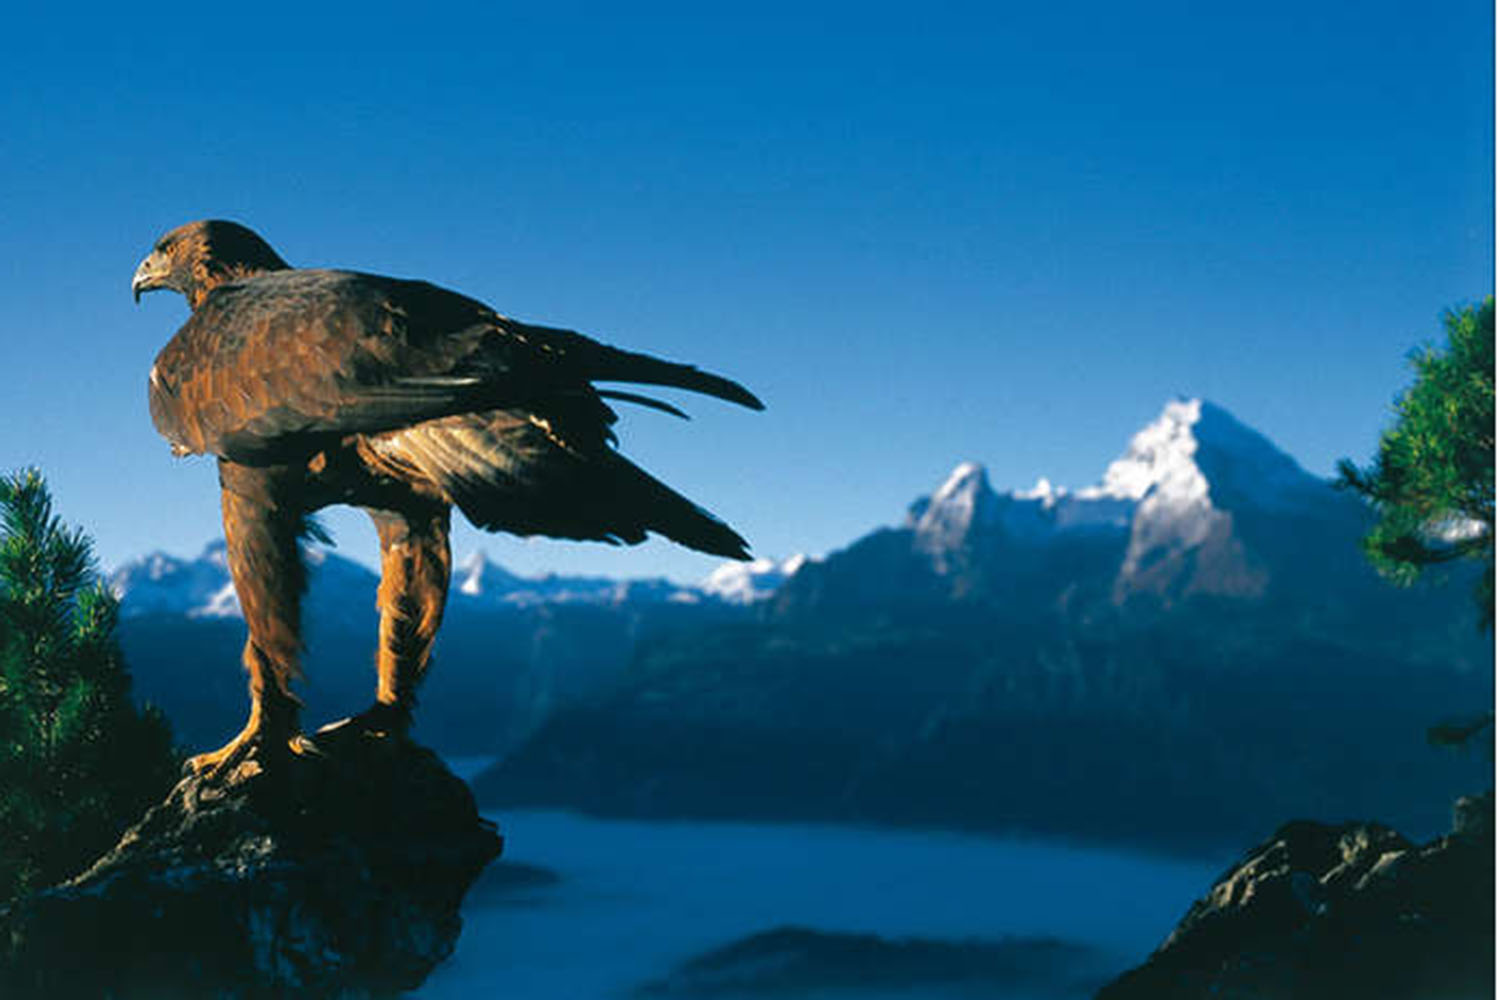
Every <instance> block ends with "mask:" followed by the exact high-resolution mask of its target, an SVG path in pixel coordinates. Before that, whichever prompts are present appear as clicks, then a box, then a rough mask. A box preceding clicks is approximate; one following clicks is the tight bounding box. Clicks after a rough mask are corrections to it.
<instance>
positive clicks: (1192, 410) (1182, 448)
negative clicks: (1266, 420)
mask: <svg viewBox="0 0 1500 1000" xmlns="http://www.w3.org/2000/svg"><path fill="white" fill-rule="evenodd" d="M1202 412H1203V402H1202V400H1198V399H1185V400H1176V401H1174V402H1171V403H1168V404H1167V406H1166V409H1164V410H1163V411H1162V414H1161V416H1160V417H1158V418H1156V419H1155V420H1154V421H1152V422H1151V423H1149V424H1147V425H1146V426H1145V427H1143V428H1142V429H1141V430H1139V431H1137V432H1136V434H1135V436H1134V437H1132V438H1131V439H1130V444H1129V445H1128V446H1127V447H1126V449H1125V454H1123V455H1121V456H1120V457H1119V458H1117V459H1115V460H1114V461H1113V462H1111V463H1110V464H1109V468H1107V469H1105V470H1104V481H1103V482H1102V483H1100V484H1099V485H1098V486H1093V487H1090V488H1088V489H1086V490H1083V491H1081V493H1080V496H1083V497H1085V498H1088V499H1092V498H1094V497H1101V496H1103V497H1115V498H1117V499H1121V500H1143V499H1145V497H1146V494H1147V493H1149V492H1151V491H1152V490H1153V489H1156V490H1158V491H1163V492H1168V493H1171V494H1173V495H1176V496H1179V497H1181V498H1183V499H1189V498H1193V497H1200V496H1206V495H1207V493H1208V482H1207V480H1205V479H1204V478H1203V474H1202V473H1201V472H1200V471H1199V469H1198V467H1197V464H1196V463H1195V462H1194V461H1193V456H1194V454H1195V453H1196V452H1197V451H1198V439H1197V437H1196V436H1194V434H1193V427H1194V425H1196V424H1197V423H1198V421H1199V419H1200V417H1201V416H1202Z"/></svg>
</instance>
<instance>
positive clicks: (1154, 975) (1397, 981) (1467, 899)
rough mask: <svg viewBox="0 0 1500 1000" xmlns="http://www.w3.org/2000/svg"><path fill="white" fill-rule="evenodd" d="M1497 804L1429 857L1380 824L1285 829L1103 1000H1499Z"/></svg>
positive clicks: (1473, 813) (1468, 813) (1459, 811)
mask: <svg viewBox="0 0 1500 1000" xmlns="http://www.w3.org/2000/svg"><path fill="white" fill-rule="evenodd" d="M1494 809H1495V804H1494V796H1493V794H1492V793H1491V794H1488V795H1485V796H1483V797H1479V798H1465V799H1460V800H1459V803H1458V805H1457V807H1455V810H1454V812H1455V816H1454V820H1455V822H1454V829H1453V832H1452V833H1450V834H1448V835H1447V836H1445V837H1441V838H1438V839H1437V840H1434V841H1432V842H1431V843H1428V844H1424V845H1421V846H1418V845H1415V844H1413V843H1412V842H1411V841H1409V840H1407V839H1406V838H1405V837H1403V836H1401V835H1400V834H1399V833H1396V832H1395V831H1394V830H1392V829H1390V828H1389V827H1385V826H1381V825H1380V824H1378V823H1348V824H1343V825H1341V826H1328V825H1324V824H1321V823H1307V822H1300V823H1288V824H1287V825H1285V826H1283V827H1282V828H1281V829H1280V830H1278V831H1277V832H1276V833H1275V835H1273V836H1272V837H1271V839H1270V840H1268V841H1267V842H1265V843H1264V844H1261V845H1260V846H1258V847H1255V848H1253V849H1252V850H1250V851H1249V852H1247V853H1246V855H1245V858H1244V860H1243V861H1241V862H1240V863H1239V864H1238V865H1236V866H1235V867H1233V868H1231V869H1230V870H1229V871H1228V872H1226V873H1225V874H1224V876H1223V877H1222V878H1220V879H1219V881H1218V882H1217V883H1215V885H1214V886H1213V888H1212V889H1210V890H1209V892H1208V894H1207V895H1205V896H1204V897H1203V898H1202V899H1200V900H1198V901H1197V902H1195V903H1194V904H1193V906H1192V908H1191V909H1190V910H1189V911H1188V914H1187V916H1185V917H1184V918H1183V919H1182V922H1181V923H1180V924H1179V925H1178V926H1177V929H1176V930H1175V931H1173V932H1172V934H1171V936H1170V937H1168V938H1167V940H1166V942H1165V943H1163V944H1162V946H1161V947H1160V948H1158V949H1157V950H1156V952H1155V953H1154V954H1153V955H1152V956H1151V957H1150V959H1149V960H1147V962H1146V963H1145V964H1144V965H1142V966H1140V967H1139V968H1136V969H1133V970H1131V971H1130V972H1127V973H1126V974H1125V975H1123V976H1121V977H1120V978H1119V979H1117V980H1115V981H1114V982H1113V983H1111V984H1109V985H1108V986H1106V987H1105V988H1104V989H1103V990H1102V991H1100V992H1099V994H1098V997H1097V1000H1198V998H1208V997H1213V998H1216V1000H1237V998H1245V1000H1249V998H1252V997H1253V998H1256V1000H1324V998H1328V997H1348V998H1371V1000H1374V998H1380V1000H1408V998H1409V1000H1418V998H1421V1000H1461V998H1462V1000H1469V998H1477V997H1492V996H1494V982H1495V979H1494V976H1495V826H1494Z"/></svg>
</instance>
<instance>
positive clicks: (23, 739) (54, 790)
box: [0, 470, 178, 901]
mask: <svg viewBox="0 0 1500 1000" xmlns="http://www.w3.org/2000/svg"><path fill="white" fill-rule="evenodd" d="M91 549H92V546H91V544H90V542H89V540H88V538H87V537H85V536H84V535H83V533H82V532H80V531H78V530H76V529H71V528H68V527H65V526H64V525H63V524H62V522H61V521H60V520H59V519H58V518H57V517H56V516H55V515H54V514H53V513H52V498H51V496H50V494H49V491H48V489H47V486H46V483H45V482H44V481H43V479H42V477H41V475H40V474H39V473H37V472H36V471H35V470H30V471H26V472H22V473H18V474H16V475H13V476H9V477H5V478H0V901H4V900H5V899H9V898H12V897H14V896H16V895H18V894H21V893H25V892H30V891H33V890H35V889H38V888H41V887H44V886H47V885H50V884H53V883H55V882H58V881H61V880H63V879H66V878H69V877H71V876H73V875H76V874H78V873H79V872H80V871H82V870H83V869H84V868H85V867H86V866H87V865H88V864H89V862H91V861H92V860H93V859H94V858H96V857H97V856H98V855H100V854H102V853H103V852H104V851H106V850H108V849H109V848H110V847H111V846H113V844H114V841H115V840H116V838H118V837H119V835H120V833H121V832H122V831H123V830H124V828H125V827H126V826H127V825H128V824H130V823H131V822H133V821H135V820H136V819H138V818H139V817H140V814H141V813H142V811H143V810H144V809H145V808H146V807H147V806H149V805H150V804H152V803H153V802H154V801H155V800H157V799H158V798H160V797H161V796H162V795H163V794H164V793H165V792H166V790H167V789H168V788H169V787H170V786H171V783H172V780H173V778H174V776H175V775H176V773H177V768H178V758H177V756H176V753H175V751H174V749H173V747H172V741H171V733H170V730H169V729H168V727H167V724H166V722H165V720H164V719H163V717H162V716H161V714H160V713H159V712H157V711H156V710H154V709H149V708H148V709H145V710H142V709H138V708H137V707H136V706H135V705H134V703H133V702H132V701H131V698H130V677H129V674H128V673H127V672H126V669H125V665H124V663H123V660H122V658H121V655H120V650H119V646H118V643H117V642H116V639H115V625H116V622H117V621H118V614H119V606H118V602H117V601H116V600H115V598H114V596H113V595H112V594H111V593H110V592H109V590H108V588H107V587H106V586H105V585H104V584H103V582H102V581H100V580H99V578H98V576H97V574H96V573H95V571H94V568H93V558H92V553H91Z"/></svg>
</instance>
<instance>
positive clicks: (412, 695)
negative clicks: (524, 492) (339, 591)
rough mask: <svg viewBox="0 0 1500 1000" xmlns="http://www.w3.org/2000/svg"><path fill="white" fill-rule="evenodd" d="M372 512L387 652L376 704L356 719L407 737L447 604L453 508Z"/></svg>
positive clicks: (418, 506)
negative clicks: (449, 542)
mask: <svg viewBox="0 0 1500 1000" xmlns="http://www.w3.org/2000/svg"><path fill="white" fill-rule="evenodd" d="M369 513H370V517H371V519H373V520H374V522H375V532H376V534H377V535H378V536H379V537H380V591H379V593H378V595H377V598H376V604H377V606H378V607H379V609H380V648H379V650H378V651H377V652H376V655H375V669H376V673H377V681H376V688H375V704H374V705H372V706H370V708H369V709H368V710H366V711H365V712H363V713H362V714H360V715H359V716H357V717H356V718H355V720H354V721H355V722H356V723H357V724H358V725H360V726H361V727H362V728H363V729H365V730H367V731H370V732H387V733H393V734H395V735H405V733H406V731H407V730H408V729H409V728H410V727H411V715H412V709H413V708H415V706H416V694H417V686H418V685H419V684H420V683H421V682H422V675H423V674H424V673H425V672H426V670H427V663H428V659H429V658H430V657H431V655H432V643H433V640H434V639H436V638H437V631H438V626H439V625H441V624H442V622H443V608H444V606H445V605H446V604H447V601H448V579H449V574H450V571H451V568H452V554H451V552H450V550H449V546H448V532H449V521H450V508H449V507H448V505H447V504H446V503H441V502H438V501H426V502H420V503H414V504H413V505H412V506H411V507H410V508H409V509H407V510H403V511H400V512H397V511H389V510H374V509H372V510H370V512H369Z"/></svg>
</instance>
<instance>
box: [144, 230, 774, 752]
mask: <svg viewBox="0 0 1500 1000" xmlns="http://www.w3.org/2000/svg"><path fill="white" fill-rule="evenodd" d="M161 288H167V289H172V290H175V291H178V292H180V293H182V294H183V295H184V296H185V297H186V298H187V300H188V303H189V305H190V306H191V307H192V310H193V312H192V316H191V317H190V318H189V319H188V321H187V322H186V323H185V324H184V325H183V327H182V329H181V330H179V331H178V332H177V335H176V336H175V337H173V338H172V340H171V341H170V342H169V343H168V344H167V346H166V347H165V348H163V349H162V351H161V353H160V355H158V356H157V359H156V364H155V365H154V366H153V367H152V369H151V377H150V403H151V417H152V419H153V421H155V423H156V427H157V429H158V430H159V431H161V433H162V434H163V435H164V436H165V437H166V438H167V440H168V441H169V442H170V443H171V446H172V450H173V451H174V452H175V453H177V454H210V455H215V456H217V457H218V459H219V482H220V487H221V491H222V503H223V510H224V531H225V538H226V541H227V544H228V561H229V568H230V573H231V575H232V577H233V579H234V586H235V590H236V592H237V593H238V595H239V597H240V605H241V608H242V609H243V611H244V614H245V622H246V625H247V627H248V630H249V640H248V641H247V643H246V645H245V653H244V663H245V667H246V669H247V670H248V671H249V674H250V701H251V711H250V720H249V722H248V723H247V724H246V726H245V729H244V731H243V732H242V733H241V734H240V735H239V736H238V737H236V738H235V739H234V740H233V741H231V742H230V744H229V745H228V746H226V747H224V748H223V749H221V750H219V751H216V752H214V753H211V754H204V755H201V756H199V757H196V758H193V761H192V763H193V765H194V767H195V768H197V769H198V770H200V771H204V770H206V771H209V772H213V773H221V772H224V771H226V770H227V771H228V772H229V773H230V774H233V773H234V769H235V768H237V767H238V764H239V762H241V761H243V760H246V759H248V756H249V755H253V754H255V753H256V752H257V751H260V750H265V751H270V750H274V749H275V748H276V747H278V746H280V747H282V748H287V747H291V748H294V749H295V748H296V747H297V746H300V744H299V743H298V738H297V737H296V731H297V705H298V703H297V700H296V697H295V695H294V694H293V692H292V690H291V683H292V680H293V679H294V678H295V677H296V676H297V675H298V666H297V658H298V654H299V652H300V648H301V622H300V607H301V597H302V591H303V588H304V584H305V582H306V575H305V572H304V569H303V566H302V563H301V558H300V555H299V550H298V537H299V535H300V534H301V533H302V531H303V529H304V528H305V526H306V518H307V516H308V515H309V514H310V513H311V512H312V511H315V510H317V509H319V508H320V507H324V506H327V505H329V504H334V503H346V504H352V505H355V506H359V507H363V508H365V509H366V510H368V511H369V512H370V515H371V517H372V518H373V520H374V521H375V526H376V533H377V535H378V536H379V539H380V550H381V585H380V589H379V592H378V595H377V603H378V605H379V607H380V642H379V647H378V653H377V657H376V667H377V673H378V683H377V686H376V701H375V704H374V705H373V706H372V707H371V708H370V709H369V710H367V711H366V712H364V713H362V714H361V715H360V716H359V717H358V720H359V722H360V724H361V725H362V726H363V727H364V728H365V729H366V730H367V731H371V732H389V731H396V732H404V731H405V728H406V726H407V725H408V724H409V720H410V715H411V710H412V706H413V704H414V701H415V694H414V692H415V690H416V686H417V684H418V683H419V682H420V680H421V677H422V674H423V672H424V671H425V670H426V667H427V663H428V658H429V654H430V652H431V649H432V643H433V640H434V638H435V637H436V634H437V630H438V627H439V625H440V624H441V622H442V614H443V607H444V604H445V601H446V596H447V588H448V581H449V575H450V571H451V563H452V556H451V551H450V547H449V542H448V536H449V520H450V516H451V508H452V507H453V506H457V507H458V508H459V509H460V510H462V511H463V512H464V514H465V515H466V516H467V517H468V518H469V520H471V521H473V522H474V524H476V525H478V526H479V527H481V528H487V529H491V530H503V531H510V532H514V533H516V534H522V535H534V534H539V535H550V536H554V537H560V538H577V539H597V540H601V541H609V542H623V543H627V544H634V543H636V542H640V541H642V540H644V539H645V538H646V535H647V533H648V532H656V533H658V534H661V535H664V536H666V537H667V538H670V539H673V540H674V541H677V542H679V543H681V544H683V545H687V546H689V547H691V548H694V549H698V550H700V551H703V552H710V553H714V554H717V555H722V556H729V557H731V558H737V559H746V558H749V556H748V553H747V552H746V550H745V542H744V539H742V538H740V536H739V535H737V534H735V532H734V531H733V530H732V529H731V528H729V526H728V525H726V524H724V523H723V522H722V521H720V520H719V519H718V518H716V517H714V516H713V515H712V514H710V513H708V512H707V511H705V510H703V509H702V508H700V507H698V506H696V505H695V504H693V503H692V502H691V501H689V500H687V499H686V498H684V497H682V496H681V495H679V494H678V493H676V492H674V491H673V490H671V489H670V488H668V487H667V486H665V485H664V484H662V483H660V482H658V481H656V480H655V479H653V478H651V477H650V476H649V475H647V474H646V473H644V472H642V471H641V470H640V469H638V468H636V467H635V466H634V465H632V464H631V463H630V462H629V461H627V460H626V459H625V458H623V457H622V456H620V455H619V453H618V452H616V451H615V449H614V443H615V436H614V432H613V431H612V429H611V425H612V424H613V423H614V422H615V414H614V412H613V411H612V410H610V408H609V407H608V406H607V405H606V404H605V402H604V399H603V397H604V396H606V395H607V396H609V397H611V398H614V399H619V400H622V401H626V402H634V403H640V404H642V405H646V406H653V407H656V408H658V409H663V410H666V411H667V412H670V413H677V414H679V415H681V411H679V410H677V408H676V407H674V406H671V405H670V404H668V403H663V402H662V401H660V400H656V399H653V398H651V397H648V396H640V395H637V394H635V393H632V392H625V391H620V390H603V391H601V390H596V389H595V388H594V386H593V383H594V382H596V381H602V382H638V383H645V384H649V385H665V386H673V387H677V388H682V389H691V390H693V391H696V392H702V393H707V394H708V395H712V396H718V397H720V398H722V399H726V400H730V401H732V402H736V403H740V404H742V405H744V406H749V407H752V408H754V409H760V408H761V403H760V400H758V399H756V398H755V397H754V396H753V395H751V394H750V393H749V392H747V391H746V390H745V389H744V388H743V387H742V386H740V385H738V384H736V383H734V382H731V381H730V380H728V379H726V378H722V377H720V376H718V375H711V374H709V373H707V372H701V371H699V370H698V369H696V368H693V367H690V366H688V365H679V364H673V363H671V362H667V361H661V360H659V359H657V358H652V357H649V356H647V355H644V354H635V353H632V352H629V351H621V350H618V349H616V348H613V347H608V346H606V345H604V344H600V343H598V342H596V341H593V340H590V339H589V338H587V337H585V336H583V335H581V334H578V333H574V332H572V331H570V330H557V329H552V328H549V327H542V326H533V325H530V324H526V323H520V322H517V321H515V320H512V319H508V318H506V317H504V316H501V315H500V314H498V313H496V312H495V311H494V310H492V309H490V308H489V307H488V306H485V305H484V304H482V303H480V302H476V301H474V300H473V299H470V298H467V297H465V296H463V295H459V294H457V293H456V292H450V291H447V290H445V289H442V288H438V287H437V286H435V285H430V284H427V283H426V282H422V281H404V280H400V279H396V278H383V277H379V276H376V275H371V274H358V273H354V272H351V271H324V270H294V269H292V268H291V267H289V266H288V265H287V263H286V262H285V261H284V260H282V259H281V257H280V256H279V255H278V254H277V253H276V251H274V250H272V249H271V247H270V246H269V245H268V244H267V243H266V242H265V241H264V240H262V239H261V238H260V237H259V236H257V235H256V234H255V233H253V232H251V231H250V230H248V229H246V228H245V227H244V226H240V225H238V224H236V223H232V222H217V221H210V222H197V223H191V224H189V225H187V226H182V227H180V228H178V229H175V230H173V231H172V232H170V233H168V234H167V235H166V236H163V237H162V238H161V239H160V240H158V241H157V243H156V246H155V247H154V248H153V249H152V252H151V254H150V255H149V256H147V257H146V259H145V260H143V261H142V262H141V265H140V267H139V268H138V269H137V271H136V273H135V277H134V279H133V280H132V282H131V289H132V291H133V292H134V293H135V295H136V296H137V298H139V296H140V294H141V293H142V292H147V291H152V290H154V289H161Z"/></svg>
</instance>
